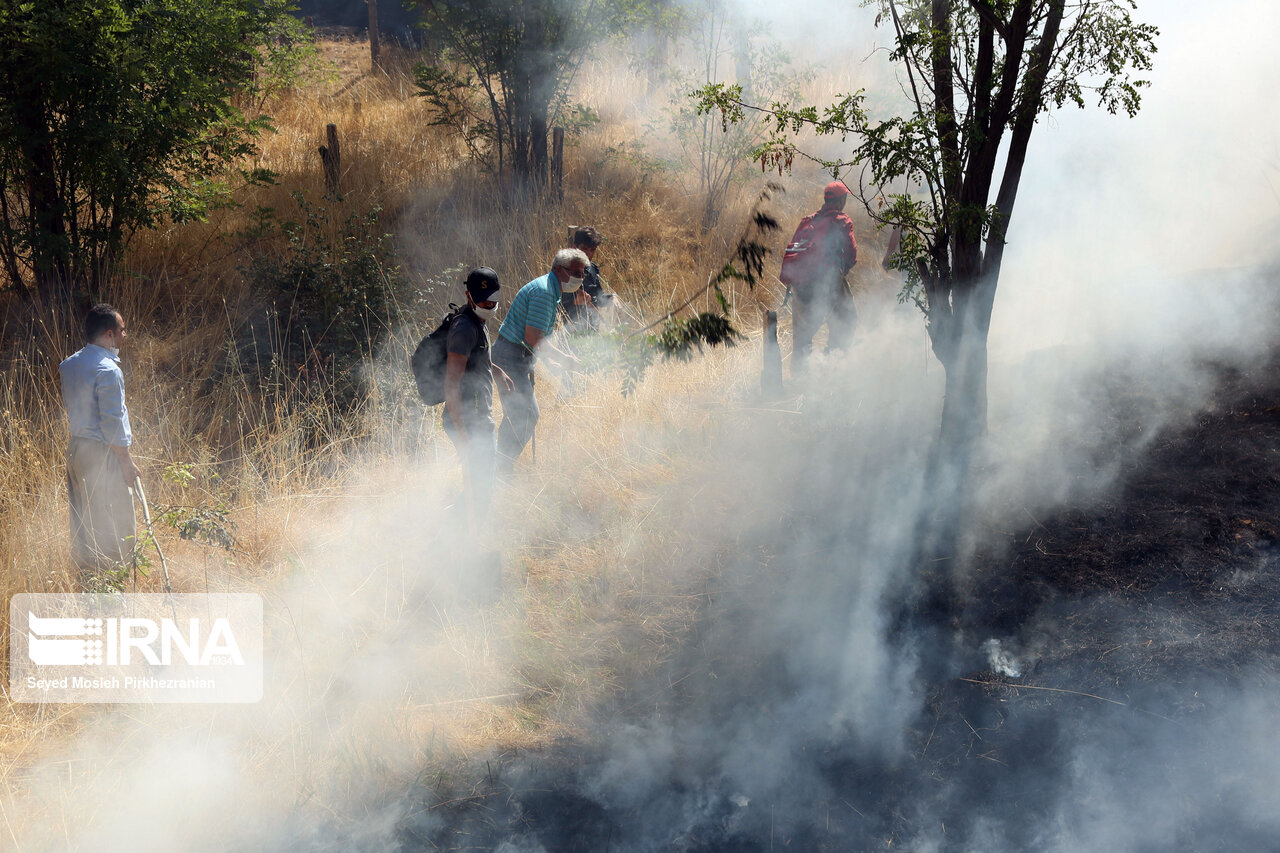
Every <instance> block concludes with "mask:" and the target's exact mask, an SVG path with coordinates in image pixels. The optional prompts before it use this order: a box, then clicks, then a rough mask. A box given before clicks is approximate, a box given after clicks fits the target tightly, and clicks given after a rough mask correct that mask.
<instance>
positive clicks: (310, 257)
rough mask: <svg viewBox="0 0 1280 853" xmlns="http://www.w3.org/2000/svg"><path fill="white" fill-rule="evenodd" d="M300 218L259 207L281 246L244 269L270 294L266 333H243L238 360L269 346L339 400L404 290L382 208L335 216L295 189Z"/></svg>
mask: <svg viewBox="0 0 1280 853" xmlns="http://www.w3.org/2000/svg"><path fill="white" fill-rule="evenodd" d="M293 198H294V201H295V203H296V204H297V206H298V213H299V214H300V216H299V218H298V219H289V220H285V221H283V222H278V221H277V220H276V218H275V212H274V211H260V217H261V223H260V225H259V230H260V231H264V232H266V233H271V232H273V231H275V230H276V229H278V231H279V233H280V234H281V235H283V236H284V238H285V246H284V249H283V251H282V252H280V253H279V254H272V255H262V256H259V257H257V258H256V259H254V261H253V262H252V264H251V265H250V267H249V268H248V269H247V270H246V274H247V275H248V276H249V278H250V279H251V280H252V282H253V283H254V288H255V292H257V293H258V294H259V295H261V296H262V297H264V298H266V299H269V300H270V301H271V312H270V317H269V323H268V326H269V327H270V331H271V334H269V335H268V336H267V340H265V341H263V340H260V336H258V335H256V334H254V333H255V332H258V331H260V330H259V329H250V330H249V332H250V334H251V335H253V337H252V338H251V339H248V340H245V341H244V347H242V349H245V352H242V354H241V363H246V362H247V363H253V362H254V361H255V359H256V360H257V361H258V363H259V368H260V369H263V368H264V365H263V364H262V363H261V362H262V356H263V354H264V353H267V352H269V353H271V355H272V356H273V358H275V359H279V360H281V361H283V363H284V365H285V366H288V367H289V368H290V369H291V372H292V373H293V374H294V375H296V377H297V378H298V379H299V380H300V381H302V382H304V383H311V384H314V385H316V386H317V387H318V388H322V389H325V390H326V391H327V392H331V393H333V394H334V395H335V396H336V397H337V398H338V399H339V400H340V401H345V402H346V403H354V402H355V401H356V400H357V399H358V398H359V390H360V380H359V376H358V375H357V373H358V371H357V369H356V368H357V366H358V365H359V364H360V363H361V361H362V360H364V359H367V358H369V357H370V356H371V355H372V353H373V350H374V347H375V346H376V344H377V342H378V341H379V340H381V339H382V338H383V337H384V336H385V335H386V334H387V333H388V332H389V330H390V328H391V326H392V324H393V323H394V322H395V320H396V317H397V316H398V310H399V308H398V306H399V305H400V304H401V302H400V294H401V293H403V292H405V291H406V290H407V288H406V286H405V283H404V281H403V279H402V277H401V274H400V268H399V266H398V265H397V264H396V261H395V257H394V252H393V249H392V235H391V234H388V233H386V232H385V231H384V230H382V225H381V210H380V209H378V208H374V209H372V210H370V211H368V212H367V213H352V214H350V215H349V216H347V217H346V218H345V219H344V220H342V221H341V222H338V223H334V222H332V221H331V209H330V208H329V207H320V206H317V205H315V204H313V203H312V202H311V201H309V200H308V199H307V198H306V196H305V195H304V194H302V193H294V194H293Z"/></svg>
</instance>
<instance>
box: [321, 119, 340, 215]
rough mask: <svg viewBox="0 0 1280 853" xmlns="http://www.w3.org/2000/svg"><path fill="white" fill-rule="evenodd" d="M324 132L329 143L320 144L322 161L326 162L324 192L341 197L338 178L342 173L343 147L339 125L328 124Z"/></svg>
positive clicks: (334, 196)
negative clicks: (340, 142)
mask: <svg viewBox="0 0 1280 853" xmlns="http://www.w3.org/2000/svg"><path fill="white" fill-rule="evenodd" d="M324 134H325V138H326V140H327V141H328V143H329V144H328V145H321V146H320V161H321V162H322V163H323V164H324V192H325V195H328V196H332V197H333V198H341V197H342V194H341V192H339V188H338V179H339V178H340V177H341V175H342V148H341V147H340V146H339V145H338V126H337V125H336V124H330V125H326V126H325V129H324Z"/></svg>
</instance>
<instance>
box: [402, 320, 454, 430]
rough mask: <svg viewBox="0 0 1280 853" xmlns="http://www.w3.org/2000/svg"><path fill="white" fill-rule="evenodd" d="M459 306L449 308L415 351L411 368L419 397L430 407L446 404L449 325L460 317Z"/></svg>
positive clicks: (410, 360)
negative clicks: (445, 380) (445, 371)
mask: <svg viewBox="0 0 1280 853" xmlns="http://www.w3.org/2000/svg"><path fill="white" fill-rule="evenodd" d="M461 310H462V309H460V308H459V307H458V306H457V305H452V304H451V305H450V306H449V313H448V314H446V315H445V317H444V319H443V320H442V321H440V325H439V326H438V327H437V328H436V330H435V331H434V332H432V333H431V334H429V335H427V336H426V337H425V338H423V339H422V341H421V343H419V344H418V348H417V349H416V350H414V351H413V358H411V359H409V366H410V367H412V368H413V378H414V381H415V382H417V384H418V396H419V397H421V398H422V402H423V403H425V404H427V405H428V406H438V405H440V404H441V403H443V402H444V368H445V362H446V361H448V352H447V347H446V344H447V338H448V337H449V324H450V323H452V322H453V318H454V317H456V316H458V312H460V311H461Z"/></svg>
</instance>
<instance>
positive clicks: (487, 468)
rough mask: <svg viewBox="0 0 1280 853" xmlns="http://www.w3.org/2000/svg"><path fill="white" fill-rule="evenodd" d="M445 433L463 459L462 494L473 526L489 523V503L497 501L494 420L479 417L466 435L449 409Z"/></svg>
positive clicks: (468, 428)
mask: <svg viewBox="0 0 1280 853" xmlns="http://www.w3.org/2000/svg"><path fill="white" fill-rule="evenodd" d="M443 426H444V432H445V435H447V436H449V440H450V441H452V442H453V446H454V448H456V449H457V451H458V459H459V460H460V461H461V462H462V495H461V496H460V497H461V501H460V503H463V504H464V505H465V507H466V510H467V517H468V521H469V522H470V524H471V525H472V526H473V528H477V529H478V527H479V525H483V524H484V523H485V519H486V518H487V516H488V515H489V506H490V504H491V503H492V501H493V475H494V465H495V456H496V451H495V449H494V442H493V421H483V420H475V421H472V422H469V423H468V424H467V435H466V437H465V438H462V437H460V436H459V435H458V430H457V429H456V428H455V427H454V425H453V418H451V417H449V412H448V410H447V409H446V410H445V412H444V420H443Z"/></svg>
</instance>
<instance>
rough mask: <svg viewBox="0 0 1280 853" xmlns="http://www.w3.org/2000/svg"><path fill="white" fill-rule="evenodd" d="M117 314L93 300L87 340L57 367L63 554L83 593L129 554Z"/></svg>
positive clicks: (129, 472) (127, 438)
mask: <svg viewBox="0 0 1280 853" xmlns="http://www.w3.org/2000/svg"><path fill="white" fill-rule="evenodd" d="M126 337H127V332H126V331H125V325H124V318H123V317H121V316H120V312H119V311H117V310H116V309H114V308H112V307H111V306H110V305H106V304H101V305H95V306H94V307H93V308H91V309H90V310H89V315H88V317H86V318H85V340H86V341H88V343H87V344H86V345H85V346H84V347H82V348H81V349H80V350H78V351H77V352H76V353H75V354H74V355H71V356H68V357H67V358H66V359H65V360H64V361H63V362H62V364H60V365H59V366H58V372H59V373H60V374H61V376H62V403H63V405H64V406H65V407H66V409H67V420H68V422H69V424H70V427H71V441H70V444H69V445H68V446H67V495H68V497H69V499H70V502H71V558H72V561H73V562H74V563H75V567H76V572H77V575H78V581H79V583H80V585H81V587H82V588H83V589H85V590H100V589H103V588H107V587H110V586H113V585H116V584H115V583H114V582H113V579H116V580H118V577H119V576H120V575H121V574H122V571H121V570H122V568H123V566H124V565H125V564H126V563H127V562H129V561H130V559H131V557H132V555H133V543H134V532H135V529H136V527H135V525H136V522H135V519H134V515H133V495H132V493H131V492H130V488H131V487H132V486H133V483H134V481H135V480H136V479H137V478H138V466H137V465H135V464H134V462H133V457H132V456H130V455H129V446H130V445H131V444H132V443H133V434H132V432H131V431H130V429H129V409H128V408H127V407H126V406H125V402H124V373H123V372H121V370H120V344H122V343H123V342H124V339H125V338H126Z"/></svg>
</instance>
